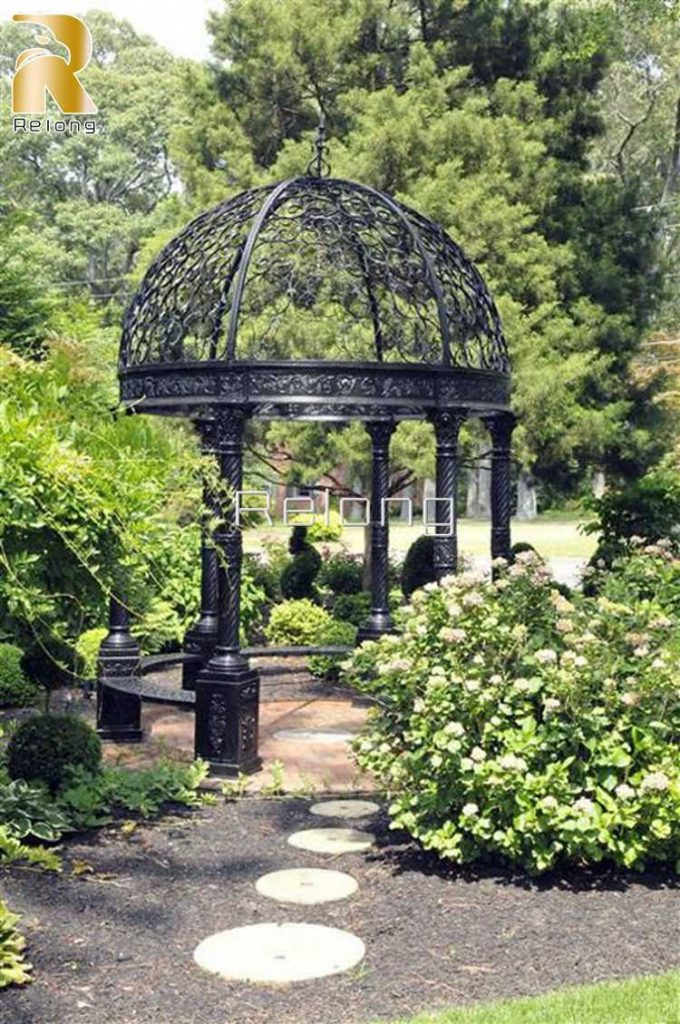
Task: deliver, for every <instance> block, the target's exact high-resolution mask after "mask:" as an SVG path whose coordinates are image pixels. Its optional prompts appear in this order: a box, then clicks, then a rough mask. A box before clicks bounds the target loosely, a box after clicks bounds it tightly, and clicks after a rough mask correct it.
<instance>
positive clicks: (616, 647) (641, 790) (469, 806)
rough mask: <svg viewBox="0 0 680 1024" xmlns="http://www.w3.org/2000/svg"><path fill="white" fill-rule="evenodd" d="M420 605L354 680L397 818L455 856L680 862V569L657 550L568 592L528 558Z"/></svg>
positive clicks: (461, 582)
mask: <svg viewBox="0 0 680 1024" xmlns="http://www.w3.org/2000/svg"><path fill="white" fill-rule="evenodd" d="M496 568H497V569H498V571H499V577H498V579H497V580H496V581H495V582H491V581H489V580H479V579H476V578H474V577H473V576H472V575H471V574H469V573H465V574H460V575H457V576H452V577H449V578H448V579H447V580H446V582H445V583H444V584H440V585H437V584H431V585H429V586H426V587H425V588H424V589H423V590H419V591H417V592H416V593H414V594H413V597H412V602H411V606H410V607H407V608H405V609H403V610H402V613H401V616H402V618H401V621H402V624H403V627H404V632H403V634H402V635H401V636H396V635H395V636H386V637H383V638H381V639H380V640H379V641H378V642H376V643H366V644H363V645H362V646H361V647H360V648H359V649H358V650H357V651H356V652H355V653H354V654H353V656H352V658H351V662H350V668H349V669H348V672H347V675H346V678H347V679H349V680H350V681H351V682H354V684H355V685H356V686H357V688H358V689H359V690H360V691H361V692H364V693H368V694H371V695H373V696H375V697H376V698H377V700H378V703H377V705H376V708H375V709H374V710H372V711H371V718H370V720H369V724H368V727H367V729H366V730H365V733H364V735H363V737H362V738H361V739H360V740H359V741H358V742H357V744H356V745H355V752H356V756H357V759H358V762H359V765H360V767H361V769H362V770H364V771H370V772H371V773H372V774H373V776H374V777H375V778H376V779H378V780H379V782H380V783H381V785H382V787H383V789H384V790H385V791H386V793H387V795H388V796H389V797H391V804H390V814H391V816H392V819H393V825H394V827H396V828H404V829H406V830H407V831H409V832H410V833H411V835H412V836H414V837H415V838H416V839H417V840H418V841H419V842H420V843H421V844H422V845H423V847H425V848H426V849H428V850H433V851H436V852H437V853H438V854H439V855H440V856H441V857H445V858H448V859H450V860H452V861H455V862H456V863H466V862H471V861H489V860H491V861H493V860H496V861H498V860H499V859H500V860H504V861H506V862H508V861H509V862H511V863H513V864H518V865H522V866H524V867H526V868H528V869H529V870H530V871H532V872H543V871H546V870H548V869H550V868H552V867H553V866H555V865H557V864H559V863H560V862H563V863H572V864H584V863H596V862H599V861H611V862H613V863H615V864H617V865H619V866H622V867H625V868H635V869H640V870H642V869H643V868H644V867H645V865H646V864H648V863H650V862H664V863H670V864H675V863H676V862H677V861H678V858H679V857H680V745H679V744H678V739H679V738H680V691H679V690H678V673H677V666H678V664H679V663H680V606H679V604H680V599H679V598H678V595H679V594H680V560H678V559H677V558H675V557H674V556H673V553H672V551H671V550H670V546H669V547H664V546H662V545H655V546H651V547H648V548H647V549H645V550H644V551H641V552H640V553H639V554H637V555H635V556H634V558H633V559H630V558H627V559H624V560H622V561H621V562H618V563H615V564H614V567H613V570H612V571H611V572H610V573H608V574H607V573H603V580H602V587H601V588H600V594H599V596H598V597H596V598H590V597H587V596H584V595H582V594H577V593H575V594H573V595H572V598H571V600H568V599H566V598H565V597H564V596H563V595H562V594H561V593H560V592H559V590H557V588H556V587H554V586H553V584H552V581H551V579H550V573H549V572H548V570H547V569H546V567H545V566H544V565H542V564H541V563H540V562H539V561H538V560H537V559H536V557H535V556H533V555H532V554H531V553H525V554H523V555H522V554H520V555H518V557H517V560H516V562H515V564H513V565H510V566H508V565H507V563H505V562H503V561H502V560H498V561H497V562H496Z"/></svg>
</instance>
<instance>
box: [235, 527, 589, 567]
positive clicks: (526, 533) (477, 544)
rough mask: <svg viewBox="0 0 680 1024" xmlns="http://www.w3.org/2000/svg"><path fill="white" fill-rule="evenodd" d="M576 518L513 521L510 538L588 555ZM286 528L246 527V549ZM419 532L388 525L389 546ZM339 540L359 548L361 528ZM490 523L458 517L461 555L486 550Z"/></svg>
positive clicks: (550, 551)
mask: <svg viewBox="0 0 680 1024" xmlns="http://www.w3.org/2000/svg"><path fill="white" fill-rule="evenodd" d="M579 525H580V524H579V521H578V519H553V518H551V517H546V518H543V517H539V518H538V519H534V520H532V521H531V522H518V521H516V520H514V521H513V524H512V539H513V541H526V542H528V543H529V544H533V546H534V547H535V548H536V550H537V551H538V552H539V553H540V554H542V555H543V556H544V557H545V558H556V557H558V558H579V559H583V560H586V559H588V558H590V556H591V555H592V553H593V551H594V550H595V540H594V538H593V537H586V536H584V535H583V534H582V533H581V532H580V529H579ZM289 532H290V531H289V530H287V529H286V528H285V527H284V526H283V525H282V524H280V525H279V524H277V525H276V526H275V527H273V528H272V529H256V530H246V531H245V533H244V541H245V548H246V551H258V550H261V549H262V544H263V541H265V540H268V541H277V542H278V543H286V542H287V540H288V535H289ZM421 533H423V527H422V524H416V523H414V525H413V526H402V525H401V524H398V525H391V526H390V550H391V551H392V552H394V553H395V554H396V553H401V554H405V553H406V551H407V550H408V548H409V547H410V545H411V544H412V542H413V541H414V540H415V539H416V537H419V536H420V535H421ZM342 543H343V545H344V546H345V547H347V548H349V550H350V551H355V552H363V549H364V531H363V530H362V529H356V528H351V527H350V528H346V529H345V531H344V534H343V537H342ZM489 543H490V523H489V522H488V520H478V519H460V520H459V521H458V546H459V550H460V552H461V553H462V554H463V555H486V554H487V553H488V551H489Z"/></svg>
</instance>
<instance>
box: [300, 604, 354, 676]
mask: <svg viewBox="0 0 680 1024" xmlns="http://www.w3.org/2000/svg"><path fill="white" fill-rule="evenodd" d="M356 639H357V630H356V626H353V625H352V623H351V622H337V621H336V620H335V619H331V621H330V622H327V623H326V625H325V626H322V628H321V629H320V630H319V632H318V633H317V635H316V637H315V638H314V646H315V647H354V644H355V643H356ZM346 657H347V655H346V654H313V655H311V657H310V658H309V659H308V665H309V671H310V672H311V673H312V675H313V676H319V677H320V678H322V679H328V680H330V681H332V682H335V681H336V680H337V678H338V676H339V675H340V665H341V664H342V662H343V661H344V660H345V658H346Z"/></svg>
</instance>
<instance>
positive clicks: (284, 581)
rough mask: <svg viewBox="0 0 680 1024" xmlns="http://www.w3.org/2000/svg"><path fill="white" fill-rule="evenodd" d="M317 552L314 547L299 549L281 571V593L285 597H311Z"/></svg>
mask: <svg viewBox="0 0 680 1024" xmlns="http://www.w3.org/2000/svg"><path fill="white" fill-rule="evenodd" d="M318 559H319V554H318V552H317V551H314V549H313V548H312V549H310V550H304V551H301V552H300V554H299V555H295V557H294V558H293V559H292V560H291V561H290V562H289V563H288V565H287V566H286V567H285V569H284V570H283V572H282V573H281V593H282V594H283V596H284V598H286V599H298V598H303V597H307V598H313V597H315V596H316V588H315V586H314V581H315V579H316V575H317V573H318V571H319V561H318Z"/></svg>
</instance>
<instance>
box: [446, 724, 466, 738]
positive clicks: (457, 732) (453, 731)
mask: <svg viewBox="0 0 680 1024" xmlns="http://www.w3.org/2000/svg"><path fill="white" fill-rule="evenodd" d="M444 732H445V733H446V734H447V736H462V735H463V734H464V732H465V726H464V725H463V724H462V723H461V722H447V723H446V725H445V726H444Z"/></svg>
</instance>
